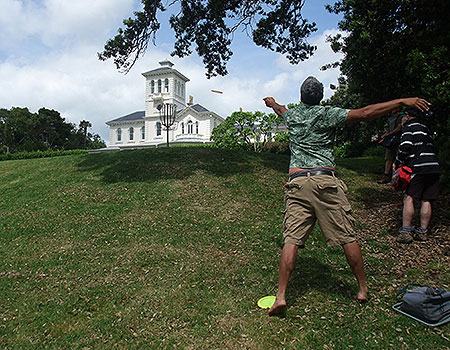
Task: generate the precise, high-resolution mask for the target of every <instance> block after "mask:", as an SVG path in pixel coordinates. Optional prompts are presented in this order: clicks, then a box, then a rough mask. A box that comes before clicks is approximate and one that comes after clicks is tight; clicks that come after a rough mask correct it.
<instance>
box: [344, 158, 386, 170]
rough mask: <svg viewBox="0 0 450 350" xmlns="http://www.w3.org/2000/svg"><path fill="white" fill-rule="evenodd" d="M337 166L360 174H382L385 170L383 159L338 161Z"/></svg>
mask: <svg viewBox="0 0 450 350" xmlns="http://www.w3.org/2000/svg"><path fill="white" fill-rule="evenodd" d="M336 164H337V166H338V170H339V167H341V168H345V169H347V170H352V171H356V172H357V173H358V174H382V173H383V170H384V159H383V157H358V158H344V159H336Z"/></svg>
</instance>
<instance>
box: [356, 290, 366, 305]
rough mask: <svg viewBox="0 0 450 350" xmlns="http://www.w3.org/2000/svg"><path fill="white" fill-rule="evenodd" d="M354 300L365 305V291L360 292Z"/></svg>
mask: <svg viewBox="0 0 450 350" xmlns="http://www.w3.org/2000/svg"><path fill="white" fill-rule="evenodd" d="M356 300H357V301H359V302H360V303H367V302H368V301H369V298H368V296H367V289H365V290H360V291H359V292H358V294H357V295H356Z"/></svg>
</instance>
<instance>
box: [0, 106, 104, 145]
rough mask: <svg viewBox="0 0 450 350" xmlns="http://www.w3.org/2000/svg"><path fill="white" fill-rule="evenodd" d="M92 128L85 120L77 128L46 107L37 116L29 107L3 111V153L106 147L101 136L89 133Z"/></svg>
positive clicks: (0, 115) (0, 140)
mask: <svg viewBox="0 0 450 350" xmlns="http://www.w3.org/2000/svg"><path fill="white" fill-rule="evenodd" d="M90 126H92V125H91V123H90V122H88V121H82V122H81V123H80V127H79V128H76V127H75V125H74V124H72V123H67V122H66V121H65V120H64V118H62V117H61V115H60V113H59V112H57V111H55V110H51V109H47V108H41V109H39V111H38V112H37V113H32V112H30V111H29V110H28V108H17V107H13V108H11V109H10V110H7V109H0V147H1V149H0V151H1V152H0V153H15V152H23V151H27V152H31V151H46V150H65V149H66V150H67V149H79V148H101V147H105V146H106V145H105V143H104V142H103V141H102V140H101V138H100V136H99V135H97V134H94V135H93V134H91V133H89V132H88V131H87V128H88V127H90Z"/></svg>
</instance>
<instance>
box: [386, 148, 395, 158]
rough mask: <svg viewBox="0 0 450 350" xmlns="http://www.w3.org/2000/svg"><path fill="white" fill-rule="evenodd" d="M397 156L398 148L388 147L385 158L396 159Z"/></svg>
mask: <svg viewBox="0 0 450 350" xmlns="http://www.w3.org/2000/svg"><path fill="white" fill-rule="evenodd" d="M396 156H397V148H386V151H385V153H384V160H394V159H395V157H396Z"/></svg>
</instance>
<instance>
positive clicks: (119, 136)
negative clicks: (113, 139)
mask: <svg viewBox="0 0 450 350" xmlns="http://www.w3.org/2000/svg"><path fill="white" fill-rule="evenodd" d="M117 141H122V129H121V128H118V129H117Z"/></svg>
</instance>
